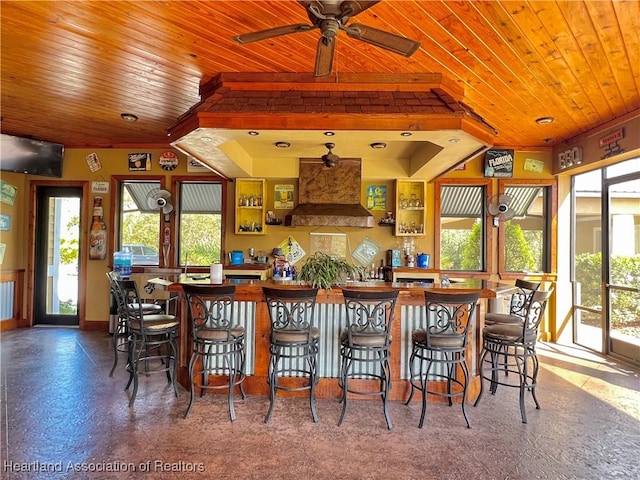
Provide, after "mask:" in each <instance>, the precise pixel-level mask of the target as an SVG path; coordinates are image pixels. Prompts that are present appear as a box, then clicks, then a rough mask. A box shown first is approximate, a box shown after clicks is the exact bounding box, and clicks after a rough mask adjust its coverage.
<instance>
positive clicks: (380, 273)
mask: <svg viewBox="0 0 640 480" xmlns="http://www.w3.org/2000/svg"><path fill="white" fill-rule="evenodd" d="M378 280H384V259H381V260H380V266H379V267H378Z"/></svg>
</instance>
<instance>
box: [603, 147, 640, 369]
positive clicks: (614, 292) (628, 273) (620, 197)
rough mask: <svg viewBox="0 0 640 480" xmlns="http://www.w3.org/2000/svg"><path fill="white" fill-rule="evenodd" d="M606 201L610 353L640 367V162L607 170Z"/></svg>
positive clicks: (606, 286)
mask: <svg viewBox="0 0 640 480" xmlns="http://www.w3.org/2000/svg"><path fill="white" fill-rule="evenodd" d="M630 162H631V163H630ZM626 172H629V173H626ZM603 200H604V202H603V205H604V208H605V212H604V215H603V218H605V219H606V220H607V227H608V228H607V234H606V235H605V236H604V238H605V244H606V245H605V251H606V252H608V255H606V256H605V258H603V267H604V268H603V269H604V272H605V301H606V305H607V317H606V324H605V326H606V331H607V335H606V338H607V341H608V350H609V353H611V354H612V355H615V356H620V357H623V358H624V359H625V360H627V361H629V362H632V363H637V364H640V159H635V160H630V161H628V162H624V163H622V164H619V165H616V166H614V167H608V168H607V169H606V179H605V180H604V199H603Z"/></svg>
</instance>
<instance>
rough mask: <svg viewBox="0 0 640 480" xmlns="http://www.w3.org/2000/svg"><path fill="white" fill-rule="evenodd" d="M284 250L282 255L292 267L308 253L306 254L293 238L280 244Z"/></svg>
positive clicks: (286, 239) (288, 238)
mask: <svg viewBox="0 0 640 480" xmlns="http://www.w3.org/2000/svg"><path fill="white" fill-rule="evenodd" d="M278 247H279V248H281V249H282V254H283V255H284V256H285V257H286V258H287V261H288V262H289V263H290V264H291V265H295V264H296V263H297V262H298V261H299V260H300V259H301V258H302V257H304V256H305V255H306V254H307V252H305V251H304V250H303V249H302V247H301V246H300V244H299V243H298V241H297V240H296V239H295V238H293V237H291V236H290V237H287V238H285V239H284V240H283V241H281V242H280V243H279V244H278Z"/></svg>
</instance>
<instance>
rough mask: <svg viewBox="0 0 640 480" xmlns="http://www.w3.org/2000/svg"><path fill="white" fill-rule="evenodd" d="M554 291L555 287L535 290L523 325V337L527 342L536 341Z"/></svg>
mask: <svg viewBox="0 0 640 480" xmlns="http://www.w3.org/2000/svg"><path fill="white" fill-rule="evenodd" d="M552 293H553V288H550V289H549V290H547V291H543V290H538V291H536V292H534V294H533V297H532V299H531V303H530V305H529V310H528V312H527V321H526V322H524V325H523V327H522V339H523V340H524V342H525V343H529V344H531V343H535V342H536V339H537V338H538V329H539V328H540V323H541V322H542V319H543V318H544V312H545V311H546V309H547V303H548V301H549V298H550V297H551V294H552Z"/></svg>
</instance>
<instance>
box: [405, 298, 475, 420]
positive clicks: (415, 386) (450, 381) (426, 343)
mask: <svg viewBox="0 0 640 480" xmlns="http://www.w3.org/2000/svg"><path fill="white" fill-rule="evenodd" d="M478 298H479V294H478V293H438V292H431V291H425V292H424V299H425V307H426V308H425V315H424V317H423V322H424V323H423V327H422V328H419V329H416V330H414V331H413V332H412V334H411V340H412V343H413V348H412V351H411V357H410V358H409V371H410V380H409V381H410V383H411V392H410V393H409V398H408V399H407V401H406V405H408V404H409V402H411V399H412V398H413V394H414V392H415V391H416V390H419V391H420V392H422V412H421V414H420V422H419V423H418V428H422V426H423V425H424V420H425V416H426V413H427V394H431V395H438V396H442V397H446V398H447V399H448V402H449V406H451V405H453V398H456V397H460V398H461V403H462V414H463V415H464V419H465V421H466V422H467V427H468V428H471V423H470V422H469V417H468V416H467V411H466V408H465V404H466V401H467V388H468V386H469V367H468V366H467V360H466V355H465V352H466V349H467V342H468V338H469V336H468V331H469V326H470V324H471V323H472V322H471V321H470V320H471V318H472V315H473V313H474V311H475V308H476V304H477V303H478ZM433 366H436V368H435V371H433V372H432V371H431V368H432V367H433ZM458 366H459V367H460V371H461V372H462V378H460V376H459V372H458V368H457V367H458ZM429 380H445V381H446V382H447V388H446V390H445V391H440V390H437V391H436V390H429V389H428V382H429ZM454 385H455V386H456V388H454Z"/></svg>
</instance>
